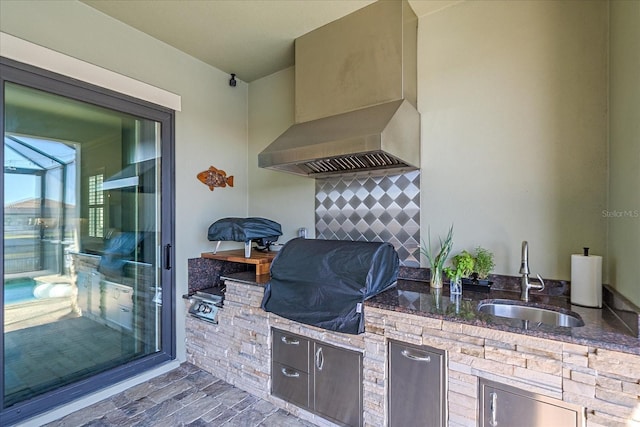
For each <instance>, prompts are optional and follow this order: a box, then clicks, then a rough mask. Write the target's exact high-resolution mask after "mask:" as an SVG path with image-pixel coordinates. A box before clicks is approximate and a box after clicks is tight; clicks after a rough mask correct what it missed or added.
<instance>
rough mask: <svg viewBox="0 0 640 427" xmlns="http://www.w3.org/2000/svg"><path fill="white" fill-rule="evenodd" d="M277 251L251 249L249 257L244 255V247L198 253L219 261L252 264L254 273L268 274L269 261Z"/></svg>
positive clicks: (259, 274)
mask: <svg viewBox="0 0 640 427" xmlns="http://www.w3.org/2000/svg"><path fill="white" fill-rule="evenodd" d="M276 253H277V252H259V251H256V250H255V249H253V250H252V251H251V258H245V257H244V249H233V250H230V251H219V252H217V253H215V254H214V253H213V252H203V253H202V254H200V256H201V257H202V258H210V259H217V260H220V261H230V262H239V263H242V264H252V265H255V266H256V275H257V276H261V275H263V274H269V268H271V261H273V258H275V256H276Z"/></svg>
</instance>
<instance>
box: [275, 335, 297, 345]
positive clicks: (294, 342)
mask: <svg viewBox="0 0 640 427" xmlns="http://www.w3.org/2000/svg"><path fill="white" fill-rule="evenodd" d="M280 341H282V342H283V343H285V344H288V345H299V344H300V341H298V340H296V339H293V338H289V337H285V336H284V335H283V336H282V338H280Z"/></svg>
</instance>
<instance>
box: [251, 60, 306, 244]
mask: <svg viewBox="0 0 640 427" xmlns="http://www.w3.org/2000/svg"><path fill="white" fill-rule="evenodd" d="M293 95H294V69H293V68H292V67H291V68H287V69H285V70H282V71H279V72H277V73H274V74H272V75H270V76H267V77H264V78H261V79H259V80H255V81H253V82H251V83H250V84H249V148H248V152H249V158H248V162H249V165H248V170H249V215H251V216H261V217H265V218H269V219H272V220H274V221H277V222H278V223H280V224H281V225H282V237H281V238H280V239H278V241H279V242H281V243H284V242H286V241H288V240H290V239H291V238H293V237H296V236H297V230H298V229H299V228H300V227H305V228H306V229H307V232H308V236H309V237H314V234H315V182H314V180H313V179H309V178H304V177H299V176H296V175H291V174H285V173H282V172H275V171H271V170H268V169H260V168H258V154H259V153H260V152H261V151H262V150H263V149H264V148H265V147H266V146H267V145H269V144H270V143H271V142H273V141H274V140H275V139H276V138H277V137H278V136H280V134H282V132H284V131H285V130H287V128H289V126H291V125H292V124H293V120H294V112H293V104H294V101H293V99H294V98H293Z"/></svg>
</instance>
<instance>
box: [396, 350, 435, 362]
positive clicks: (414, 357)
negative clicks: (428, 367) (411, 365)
mask: <svg viewBox="0 0 640 427" xmlns="http://www.w3.org/2000/svg"><path fill="white" fill-rule="evenodd" d="M400 354H402V355H403V356H404V357H406V358H407V359H411V360H415V361H416V362H427V363H428V362H431V357H430V356H417V355H415V354H413V353H411V352H410V351H409V350H406V349H405V350H402V351H401V352H400Z"/></svg>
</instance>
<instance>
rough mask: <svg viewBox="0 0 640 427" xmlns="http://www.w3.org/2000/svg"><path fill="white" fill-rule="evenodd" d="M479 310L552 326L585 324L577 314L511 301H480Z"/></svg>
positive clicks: (572, 326)
mask: <svg viewBox="0 0 640 427" xmlns="http://www.w3.org/2000/svg"><path fill="white" fill-rule="evenodd" d="M478 311H479V312H480V313H486V314H491V315H493V316H498V317H507V318H509V319H518V320H524V321H529V322H534V323H544V324H546V325H551V326H567V327H570V328H574V327H578V326H584V322H583V321H582V319H581V318H580V316H579V315H577V314H568V313H561V312H559V311H555V310H549V309H546V308H540V307H532V306H529V305H520V304H517V303H516V304H514V303H513V302H511V301H510V302H509V303H507V302H496V301H494V302H486V303H480V304H478Z"/></svg>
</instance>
